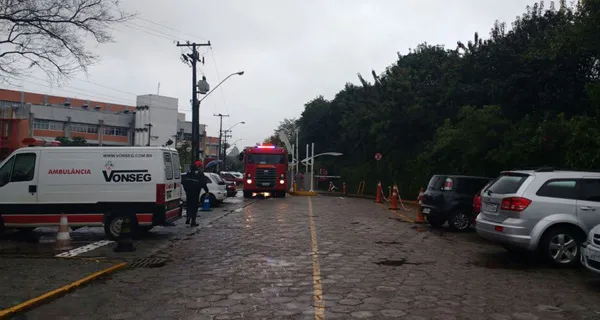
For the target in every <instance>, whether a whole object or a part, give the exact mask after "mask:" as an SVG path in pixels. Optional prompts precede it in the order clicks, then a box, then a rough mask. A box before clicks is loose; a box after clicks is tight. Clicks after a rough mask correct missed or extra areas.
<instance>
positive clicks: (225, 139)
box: [219, 121, 246, 168]
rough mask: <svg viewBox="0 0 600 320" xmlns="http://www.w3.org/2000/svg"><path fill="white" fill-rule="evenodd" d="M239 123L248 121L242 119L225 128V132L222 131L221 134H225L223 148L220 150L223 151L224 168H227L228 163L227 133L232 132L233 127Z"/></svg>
mask: <svg viewBox="0 0 600 320" xmlns="http://www.w3.org/2000/svg"><path fill="white" fill-rule="evenodd" d="M238 124H246V121H240V122H237V123H236V124H234V125H232V126H231V127H230V128H229V129H227V130H224V131H223V132H221V134H222V135H223V138H224V141H223V146H222V148H223V150H222V151H221V150H219V151H220V152H223V153H222V155H223V168H226V165H227V133H228V132H231V129H233V128H234V127H235V126H237V125H238Z"/></svg>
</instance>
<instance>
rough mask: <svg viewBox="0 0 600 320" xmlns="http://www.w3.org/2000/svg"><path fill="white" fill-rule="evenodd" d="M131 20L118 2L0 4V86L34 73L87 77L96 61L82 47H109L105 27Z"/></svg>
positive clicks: (15, 0) (24, 0) (2, 0)
mask: <svg viewBox="0 0 600 320" xmlns="http://www.w3.org/2000/svg"><path fill="white" fill-rule="evenodd" d="M132 17H133V15H131V14H127V13H125V12H123V11H122V10H121V9H120V7H119V1H118V0H0V81H3V82H10V80H13V79H15V78H18V77H23V76H26V75H27V74H28V73H29V72H31V71H32V69H34V68H37V69H40V70H42V71H44V72H45V73H46V74H47V75H48V77H49V78H51V79H56V80H58V79H68V78H70V77H71V76H72V75H73V74H74V73H75V72H78V71H84V72H87V70H88V67H89V66H90V65H92V64H94V63H95V62H96V61H98V56H97V55H96V54H94V53H93V52H91V51H89V50H87V49H86V47H88V45H87V43H86V42H88V41H90V40H92V41H95V42H96V43H108V42H112V41H113V40H114V39H113V37H112V35H111V34H110V33H109V30H110V28H109V27H110V26H111V25H113V24H116V23H122V22H125V21H128V20H130V19H131V18H132Z"/></svg>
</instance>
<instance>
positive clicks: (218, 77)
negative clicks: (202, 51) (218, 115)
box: [210, 46, 229, 112]
mask: <svg viewBox="0 0 600 320" xmlns="http://www.w3.org/2000/svg"><path fill="white" fill-rule="evenodd" d="M210 54H211V57H212V60H213V64H214V67H215V73H216V74H217V81H218V82H221V74H220V73H219V69H218V67H217V59H216V58H215V52H214V50H213V47H212V46H211V47H210ZM219 90H220V91H219V92H220V93H221V99H222V100H223V104H224V105H225V111H227V112H229V106H228V105H227V100H226V99H225V93H224V92H223V88H222V87H221V88H219ZM214 108H215V107H213V109H214Z"/></svg>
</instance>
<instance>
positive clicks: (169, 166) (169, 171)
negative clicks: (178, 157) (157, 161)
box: [164, 152, 173, 180]
mask: <svg viewBox="0 0 600 320" xmlns="http://www.w3.org/2000/svg"><path fill="white" fill-rule="evenodd" d="M164 158H165V178H166V179H167V180H173V163H172V162H171V154H170V153H168V152H165V153H164Z"/></svg>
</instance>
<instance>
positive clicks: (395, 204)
mask: <svg viewBox="0 0 600 320" xmlns="http://www.w3.org/2000/svg"><path fill="white" fill-rule="evenodd" d="M392 190H393V191H392V196H391V199H392V207H391V208H390V210H398V188H397V187H396V185H394V187H393V188H392Z"/></svg>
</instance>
